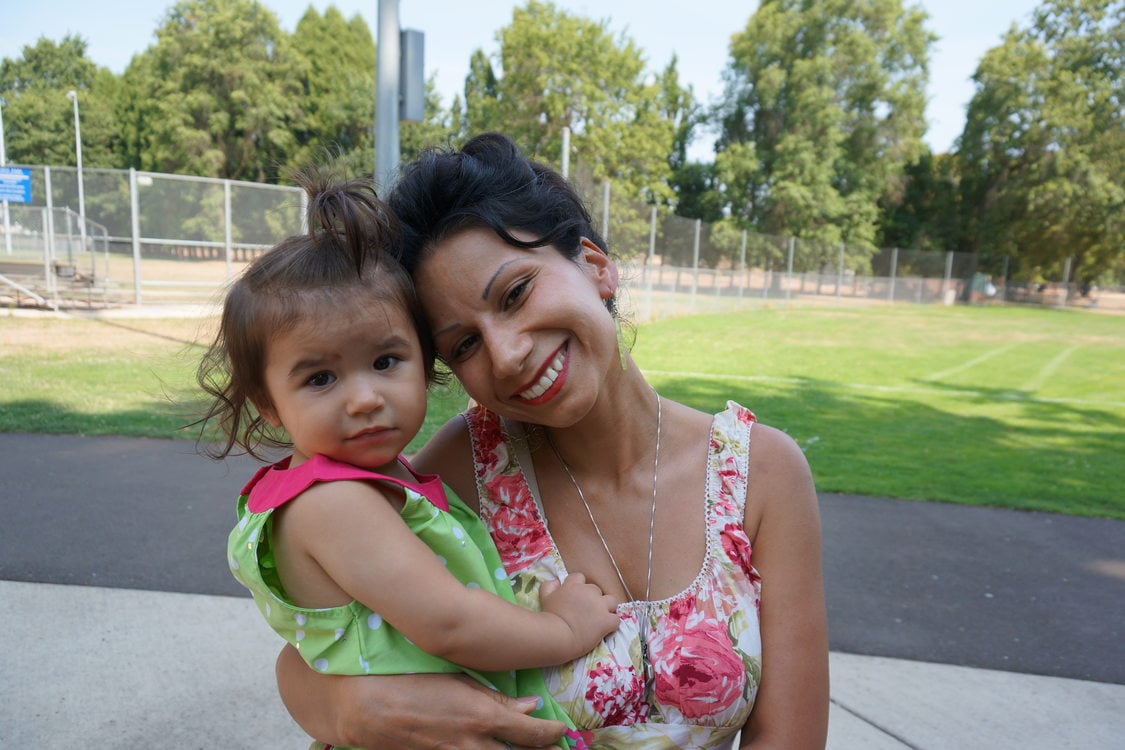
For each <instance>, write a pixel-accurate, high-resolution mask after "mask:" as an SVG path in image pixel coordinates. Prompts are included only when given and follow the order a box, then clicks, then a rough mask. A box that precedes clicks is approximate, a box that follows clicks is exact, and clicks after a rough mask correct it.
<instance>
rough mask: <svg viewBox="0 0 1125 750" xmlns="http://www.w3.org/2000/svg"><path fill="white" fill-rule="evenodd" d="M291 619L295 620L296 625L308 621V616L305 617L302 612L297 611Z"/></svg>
mask: <svg viewBox="0 0 1125 750" xmlns="http://www.w3.org/2000/svg"><path fill="white" fill-rule="evenodd" d="M293 619H294V620H296V621H297V624H298V625H304V624H305V623H306V622H308V621H309V618H307V617H305V613H304V612H298V613H297V614H295V615H293Z"/></svg>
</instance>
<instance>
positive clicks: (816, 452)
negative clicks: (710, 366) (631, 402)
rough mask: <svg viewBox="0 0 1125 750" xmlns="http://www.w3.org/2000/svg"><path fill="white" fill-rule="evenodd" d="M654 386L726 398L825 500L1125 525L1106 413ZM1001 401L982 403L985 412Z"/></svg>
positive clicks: (693, 384) (810, 389)
mask: <svg viewBox="0 0 1125 750" xmlns="http://www.w3.org/2000/svg"><path fill="white" fill-rule="evenodd" d="M653 380H654V382H655V385H656V386H657V387H658V388H659V390H660V392H661V393H662V394H664V395H665V396H667V397H669V398H672V399H675V400H678V401H682V402H684V403H687V404H690V405H692V406H694V407H696V408H698V409H701V410H703V411H707V412H714V411H718V410H720V409H722V408H724V406H725V403H726V400H727V399H728V398H729V399H732V400H735V401H738V402H739V403H742V404H743V405H745V406H747V407H749V408H751V409H752V410H753V411H754V412H755V414H757V416H758V419H759V420H761V421H762V422H763V423H765V424H769V425H770V426H772V427H776V428H779V429H781V430H784V431H785V432H787V433H788V434H789V435H790V436H791V437H792V438H793V439H794V440H795V441H796V442H797V443H798V445H800V446H801V447H802V449H803V450H804V451H805V454H806V456H807V457H808V460H809V464H810V466H811V467H812V471H813V475H814V478H815V479H816V483H817V488H818V489H819V490H820V491H824V492H840V493H847V494H859V495H873V496H886V497H900V498H909V499H918V500H940V501H945V502H954V503H962V504H967V505H989V506H996V507H1005V508H1016V509H1023V510H1041V511H1052V512H1058V513H1068V514H1074V515H1086V516H1105V517H1112V518H1119V519H1125V500H1122V498H1121V495H1120V493H1119V492H1117V491H1116V490H1115V489H1114V488H1115V487H1116V485H1117V483H1118V482H1119V481H1120V479H1121V470H1122V463H1123V462H1122V459H1121V457H1120V456H1121V445H1122V444H1123V443H1125V440H1123V439H1125V430H1123V429H1122V426H1121V420H1120V416H1119V415H1118V414H1115V413H1112V412H1110V411H1107V410H1102V409H1098V408H1094V407H1088V406H1082V405H1073V404H1067V403H1055V402H1042V401H1035V400H1031V399H1027V398H1024V399H1021V400H1019V401H1017V403H1018V404H1019V407H1020V409H1021V410H1022V414H1021V420H1020V424H1018V425H1013V424H1012V423H1010V422H1006V421H1003V420H1000V419H996V418H993V417H990V416H986V415H984V414H980V413H978V414H965V413H963V412H962V413H958V412H952V411H943V410H941V409H939V408H935V407H934V406H931V405H928V404H923V403H919V402H918V401H913V400H910V399H907V398H903V397H902V396H901V395H896V394H888V393H880V392H877V391H857V390H851V389H844V388H840V387H839V386H837V385H836V384H834V383H831V382H826V381H818V380H816V379H813V378H799V379H796V381H795V382H788V383H784V384H777V383H745V382H741V383H732V382H730V381H724V380H721V379H716V380H703V379H699V378H694V377H692V378H676V377H665V376H660V377H654V378H653ZM1003 393H1008V392H1001V391H997V392H996V393H991V394H990V393H987V392H982V393H981V395H980V396H979V397H976V398H977V399H979V402H980V404H981V405H984V404H986V403H992V399H996V398H1000V397H1002V394H1003ZM1007 400H1011V399H1010V398H1008V399H1007Z"/></svg>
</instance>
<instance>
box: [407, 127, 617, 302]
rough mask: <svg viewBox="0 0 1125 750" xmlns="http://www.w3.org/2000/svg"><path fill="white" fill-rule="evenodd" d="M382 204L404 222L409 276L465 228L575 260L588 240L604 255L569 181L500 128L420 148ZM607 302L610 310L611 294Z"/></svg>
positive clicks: (516, 244) (588, 217)
mask: <svg viewBox="0 0 1125 750" xmlns="http://www.w3.org/2000/svg"><path fill="white" fill-rule="evenodd" d="M387 204H388V205H389V206H390V208H391V210H392V211H393V212H394V213H395V216H396V217H397V218H398V220H399V222H400V223H401V238H400V241H399V243H398V246H397V247H398V253H399V259H400V261H401V262H402V264H403V266H405V267H406V269H407V270H408V271H410V273H411V274H413V273H415V271H416V270H417V268H418V264H419V263H420V262H421V260H422V258H423V257H425V255H426V254H427V253H428V252H429V251H430V250H432V249H433V248H434V246H435V245H437V244H438V243H440V242H441V241H442V240H445V239H447V238H449V237H452V236H453V235H455V234H457V233H458V232H461V231H464V230H466V229H483V228H487V229H491V230H492V231H493V232H495V233H496V234H497V235H498V236H499V237H500V238H501V239H503V240H504V242H507V243H508V244H509V245H512V246H514V247H520V248H525V249H526V248H533V247H545V246H548V245H549V246H551V247H554V248H555V249H556V250H558V251H559V252H560V253H562V254H563V255H564V256H566V257H567V258H570V259H572V260H573V259H575V258H577V257H578V255H579V254H580V250H579V240H580V239H581V238H583V237H585V238H587V239H589V240H590V241H591V242H593V243H594V244H595V245H597V246H598V248H599V249H600V250H601V251H602V252H604V253H607V254H608V248H607V247H606V243H605V240H603V239H602V237H601V235H600V234H599V233H598V232H597V230H595V229H594V223H593V221H592V220H591V219H590V213H589V211H587V209H586V207H585V205H583V203H582V199H581V198H579V196H578V193H576V192H575V190H574V188H573V187H572V186H571V185H570V183H568V182H567V181H566V180H565V179H563V177H562V175H560V174H558V173H557V172H555V171H554V170H552V169H550V168H549V167H546V166H544V165H543V164H540V163H538V162H536V161H533V160H531V159H528V158H527V157H526V156H524V155H523V153H521V152H520V150H519V148H518V147H517V146H516V144H515V143H513V142H512V140H511V139H510V138H508V137H507V136H505V135H502V134H500V133H485V134H483V135H478V136H476V137H475V138H473V139H471V140H469V141H468V142H467V143H466V144H465V145H464V146H463V147H461V149H460V150H453V149H449V148H434V149H429V150H426V151H423V152H422V154H421V155H420V156H419V157H418V158H417V159H416V160H415V161H413V162H411V163H410V164H407V165H406V166H405V167H404V168H403V172H402V177H401V179H400V180H399V182H398V184H397V185H396V186H395V188H394V190H393V191H392V192H391V194H390V196H389V197H388V199H387ZM513 231H519V232H521V233H524V234H528V235H530V236H531V237H532V238H533V239H531V240H527V241H525V240H521V239H518V238H516V237H515V236H513V235H512V232H513ZM607 306H608V307H609V308H610V311H611V312H614V305H613V300H612V299H611V300H609V302H608V303H607Z"/></svg>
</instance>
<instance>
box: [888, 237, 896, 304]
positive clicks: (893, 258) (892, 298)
mask: <svg viewBox="0 0 1125 750" xmlns="http://www.w3.org/2000/svg"><path fill="white" fill-rule="evenodd" d="M897 273H898V248H897V247H892V248H891V283H890V289H889V290H888V292H887V299H888V301H890V302H894V301H895V275H896V274H897Z"/></svg>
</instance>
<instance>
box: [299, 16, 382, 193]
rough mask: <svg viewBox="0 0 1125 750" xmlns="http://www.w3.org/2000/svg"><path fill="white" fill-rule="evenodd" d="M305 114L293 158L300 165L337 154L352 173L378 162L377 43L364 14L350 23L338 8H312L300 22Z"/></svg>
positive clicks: (302, 102) (366, 169)
mask: <svg viewBox="0 0 1125 750" xmlns="http://www.w3.org/2000/svg"><path fill="white" fill-rule="evenodd" d="M293 49H294V51H295V52H296V53H297V55H298V56H299V63H298V64H299V70H300V74H299V81H300V85H301V94H302V95H301V98H300V106H301V109H302V116H301V117H300V118H299V121H298V122H299V124H298V127H297V129H296V130H295V132H294V134H293V135H294V138H295V140H296V144H295V149H294V151H293V153H292V155H291V156H290V157H289V164H290V166H292V167H296V168H300V167H303V166H306V165H308V164H312V163H319V162H322V161H324V159H325V158H326V156H327V155H332V157H333V158H334V159H336V160H337V161H338V162H343V163H346V164H348V165H349V169H350V171H353V172H356V173H363V174H366V173H369V172H370V171H371V168H372V164H373V163H374V161H375V146H374V138H373V133H372V129H373V123H374V112H375V42H374V40H373V39H372V37H371V30H370V29H369V28H368V26H367V22H366V21H364V20H363V17H362V16H360V15H359V14H356V15H355V16H353V17H352V19H351V20H350V21H348V20H345V19H344V16H343V14H341V13H340V11H339V10H337V9H336V7H335V6H329V8H328V9H327V10H325V12H324V15H323V16H322V15H320V14H319V13H317V11H316V9H315V8H313V7H312V6H309V8H308V10H306V11H305V14H304V15H303V16H302V17H301V20H300V21H298V22H297V28H296V30H295V31H294V33H293Z"/></svg>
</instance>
